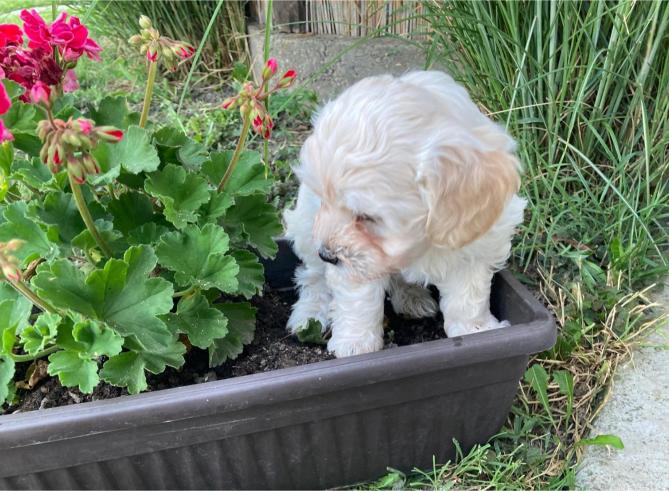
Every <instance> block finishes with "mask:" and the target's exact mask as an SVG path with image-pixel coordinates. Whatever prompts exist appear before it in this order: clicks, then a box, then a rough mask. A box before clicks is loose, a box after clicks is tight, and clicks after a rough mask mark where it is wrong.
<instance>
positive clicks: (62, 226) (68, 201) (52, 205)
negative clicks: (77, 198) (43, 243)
mask: <svg viewBox="0 0 669 491" xmlns="http://www.w3.org/2000/svg"><path fill="white" fill-rule="evenodd" d="M37 216H38V218H39V219H40V220H41V221H42V222H43V223H45V224H47V225H53V226H55V227H56V228H57V230H58V236H59V238H60V240H61V241H62V242H64V243H67V242H70V241H71V240H72V239H73V238H74V237H76V236H77V235H79V234H80V233H81V232H82V231H83V230H84V229H85V228H86V226H85V225H84V221H83V220H82V219H81V215H80V214H79V210H78V209H77V205H76V203H75V202H74V198H73V197H72V195H71V194H70V193H64V192H62V191H54V192H50V193H48V194H47V195H46V196H45V197H44V201H43V202H42V204H41V206H40V208H39V209H38V210H37Z"/></svg>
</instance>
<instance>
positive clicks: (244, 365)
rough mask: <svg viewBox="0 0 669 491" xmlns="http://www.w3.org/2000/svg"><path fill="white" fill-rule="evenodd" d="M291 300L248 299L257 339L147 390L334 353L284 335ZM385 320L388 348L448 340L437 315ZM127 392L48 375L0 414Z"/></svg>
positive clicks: (196, 354)
mask: <svg viewBox="0 0 669 491" xmlns="http://www.w3.org/2000/svg"><path fill="white" fill-rule="evenodd" d="M293 301H294V297H293V295H292V294H288V293H278V292H273V291H266V292H265V294H264V295H263V296H262V297H260V296H258V297H255V298H254V299H253V300H252V303H253V305H254V306H255V307H256V308H257V309H258V312H257V314H256V333H255V339H254V340H253V342H252V343H251V344H250V345H248V346H246V347H245V349H244V352H243V353H242V354H241V355H240V356H239V357H238V358H237V359H236V360H231V361H228V362H226V363H224V364H223V365H221V366H219V367H216V368H209V366H208V363H207V361H208V360H207V352H206V351H204V350H200V349H197V348H194V349H192V350H191V351H190V353H188V354H187V355H186V363H185V365H184V366H183V367H182V368H181V369H180V370H175V369H171V368H168V369H167V370H166V371H165V372H163V373H162V374H160V375H151V374H148V377H147V380H148V384H149V390H150V391H155V390H162V389H168V388H170V387H178V386H183V385H191V384H197V383H203V382H210V381H213V380H220V379H225V378H230V377H239V376H243V375H249V374H252V373H258V372H268V371H272V370H278V369H281V368H288V367H293V366H297V365H306V364H308V363H315V362H318V361H323V360H328V359H331V358H332V355H330V354H329V353H327V351H326V349H325V347H324V346H320V345H313V344H302V343H300V342H299V341H298V340H297V339H295V337H293V336H289V335H288V334H287V332H286V330H285V326H286V321H287V320H288V316H289V315H290V306H291V304H292V303H293ZM385 321H386V331H385V345H386V346H385V348H386V349H388V348H392V347H394V346H404V345H409V344H416V343H422V342H425V341H432V340H435V339H440V338H444V337H446V335H445V333H444V330H443V327H442V326H443V321H442V318H441V314H439V315H438V316H437V317H433V318H425V319H405V318H402V317H400V316H398V315H396V314H395V313H394V312H393V310H392V308H391V307H390V305H389V304H388V303H387V304H386V320H385ZM28 367H29V363H24V364H21V365H19V366H18V367H17V368H18V370H17V371H18V375H19V376H21V375H23V373H25V371H26V370H27V369H28ZM17 379H19V377H17ZM126 394H127V391H126V390H125V389H120V388H118V387H113V386H111V385H109V384H106V383H100V384H99V385H98V386H97V387H96V388H95V390H94V392H93V394H82V393H81V392H80V391H79V390H78V389H76V388H68V387H63V386H62V385H60V383H59V382H58V379H57V378H53V377H48V376H47V377H46V378H44V379H43V380H41V381H40V382H39V383H38V384H37V386H36V387H34V388H33V389H32V390H19V397H20V401H19V403H18V404H16V405H14V406H10V407H9V408H8V409H7V410H5V411H4V412H2V413H0V414H9V413H14V412H25V411H33V410H37V409H46V408H50V407H56V406H67V405H70V404H78V403H81V402H89V401H95V400H99V399H110V398H114V397H119V396H122V395H126Z"/></svg>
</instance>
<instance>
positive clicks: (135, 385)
mask: <svg viewBox="0 0 669 491" xmlns="http://www.w3.org/2000/svg"><path fill="white" fill-rule="evenodd" d="M145 367H146V362H145V361H144V360H143V359H142V357H141V356H139V354H137V353H134V352H132V351H127V352H125V353H120V354H118V355H116V356H112V357H111V358H109V360H107V362H106V363H105V364H104V366H103V367H102V370H100V377H101V378H102V380H104V381H105V382H109V383H110V384H113V385H116V386H118V387H127V388H128V392H130V393H131V394H138V393H140V392H142V391H143V390H146V388H147V387H148V385H147V383H146V374H145V373H144V368H145Z"/></svg>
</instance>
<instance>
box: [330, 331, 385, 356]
mask: <svg viewBox="0 0 669 491" xmlns="http://www.w3.org/2000/svg"><path fill="white" fill-rule="evenodd" d="M381 349H383V336H377V335H374V334H371V333H368V334H365V335H363V336H355V337H344V336H339V337H335V336H333V337H332V338H330V341H328V351H329V352H331V353H334V355H335V356H336V357H337V358H343V357H345V356H353V355H362V354H364V353H373V352H375V351H380V350H381Z"/></svg>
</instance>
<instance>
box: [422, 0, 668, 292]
mask: <svg viewBox="0 0 669 491" xmlns="http://www.w3.org/2000/svg"><path fill="white" fill-rule="evenodd" d="M426 7H427V17H428V19H429V21H430V24H431V27H432V29H433V36H432V42H431V45H430V47H429V52H430V54H431V55H432V59H433V60H437V59H438V60H439V61H441V62H442V63H444V64H445V65H446V67H447V68H448V70H449V71H450V72H451V73H452V75H453V76H454V77H455V78H456V79H458V80H460V81H461V82H463V84H464V85H465V86H466V87H467V89H468V90H469V91H470V92H471V94H472V97H473V98H474V99H475V100H476V101H477V102H478V103H479V104H481V105H482V106H483V107H484V108H485V109H486V110H487V111H488V112H490V113H491V114H492V116H493V118H495V119H496V120H498V121H499V122H500V123H502V124H504V125H506V126H507V127H508V129H509V130H510V132H511V133H512V134H513V135H514V136H515V137H516V138H517V139H518V140H519V151H520V156H521V160H522V162H523V163H524V166H525V177H524V186H523V194H524V195H525V196H526V197H527V198H528V200H529V207H528V208H529V212H528V216H527V220H526V225H525V228H524V233H523V235H522V239H521V241H520V243H519V244H518V246H517V247H516V252H517V258H518V259H519V260H520V261H521V263H522V265H523V266H528V265H530V264H532V262H533V261H534V260H535V259H537V260H538V261H539V264H540V265H542V266H544V267H549V266H550V265H551V264H553V263H554V262H555V260H556V257H559V256H560V255H561V253H562V252H564V251H566V250H569V249H571V250H574V251H578V252H579V253H583V254H586V255H588V256H590V259H593V260H595V261H596V262H598V263H599V264H601V265H611V266H612V267H613V268H615V269H616V270H618V271H622V272H623V273H624V276H625V279H626V280H627V281H628V282H629V284H630V285H631V284H634V283H636V282H638V281H644V280H648V279H649V278H650V277H653V276H655V275H657V274H660V273H662V272H663V271H666V261H665V259H663V258H662V252H663V250H665V249H666V245H667V242H668V235H667V231H666V228H665V227H666V226H667V218H668V217H669V206H668V205H669V193H668V192H667V191H668V190H667V182H668V177H669V172H668V171H667V169H668V160H669V153H668V148H669V147H668V143H669V136H668V135H669V117H668V116H669V29H668V27H669V3H667V2H661V1H655V2H636V1H631V0H623V1H619V2H604V1H593V2H557V1H551V2H542V1H524V2H521V1H518V2H516V1H514V2H503V1H493V2H468V1H462V2H461V1H448V2H443V1H437V0H435V1H428V2H426Z"/></svg>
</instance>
